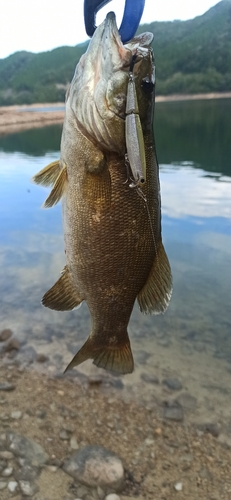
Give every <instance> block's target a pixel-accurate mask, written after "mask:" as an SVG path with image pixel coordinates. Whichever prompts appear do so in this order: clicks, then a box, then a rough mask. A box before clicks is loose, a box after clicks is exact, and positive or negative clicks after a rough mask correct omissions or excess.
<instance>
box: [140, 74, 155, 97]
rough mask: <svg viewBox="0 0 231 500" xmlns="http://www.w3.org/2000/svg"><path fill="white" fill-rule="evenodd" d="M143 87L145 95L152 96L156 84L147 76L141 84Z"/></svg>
mask: <svg viewBox="0 0 231 500" xmlns="http://www.w3.org/2000/svg"><path fill="white" fill-rule="evenodd" d="M141 87H142V90H143V91H144V92H145V94H151V93H152V92H153V90H154V83H153V82H152V81H151V80H150V78H149V77H148V76H146V77H145V78H143V80H142V82H141Z"/></svg>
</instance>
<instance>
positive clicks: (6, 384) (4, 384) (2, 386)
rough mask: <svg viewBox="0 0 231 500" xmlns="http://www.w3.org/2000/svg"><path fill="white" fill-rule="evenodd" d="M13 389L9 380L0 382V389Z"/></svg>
mask: <svg viewBox="0 0 231 500" xmlns="http://www.w3.org/2000/svg"><path fill="white" fill-rule="evenodd" d="M14 389H15V385H14V384H10V383H9V382H2V383H1V384H0V391H13V390H14Z"/></svg>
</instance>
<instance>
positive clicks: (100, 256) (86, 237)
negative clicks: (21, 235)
mask: <svg viewBox="0 0 231 500" xmlns="http://www.w3.org/2000/svg"><path fill="white" fill-rule="evenodd" d="M152 39H153V35H152V34H151V33H143V34H141V35H138V36H136V37H134V38H133V39H132V40H131V41H130V42H128V43H127V44H126V45H123V44H122V42H121V39H120V35H119V32H118V29H117V26H116V21H115V15H114V13H112V12H110V13H109V14H108V15H107V17H106V19H105V21H104V22H103V23H102V24H101V25H100V26H99V27H98V28H97V29H96V31H95V33H94V35H93V38H92V39H91V41H90V44H89V47H88V50H87V52H86V53H85V54H84V55H83V56H82V57H81V59H80V61H79V63H78V65H77V67H76V71H75V74H74V77H73V80H72V83H71V85H70V88H69V90H68V92H67V96H66V113H65V121H64V126H63V132H62V139H61V154H60V160H59V161H56V162H53V163H51V164H50V165H48V166H47V167H45V168H44V169H43V170H41V171H40V172H39V173H38V174H37V175H35V177H34V179H33V180H34V181H35V182H36V183H37V184H42V185H45V186H52V190H51V193H50V194H49V196H48V198H47V199H46V201H45V203H44V206H45V207H51V206H53V205H54V204H55V203H57V202H58V201H59V200H60V199H62V207H63V227H64V241H65V253H66V265H65V267H64V269H63V271H62V273H61V277H60V278H59V279H58V281H57V282H56V283H55V285H54V286H53V287H52V288H51V289H50V290H49V291H48V292H47V293H45V295H44V297H43V299H42V303H43V305H44V306H46V307H49V308H51V309H55V310H57V311H67V310H71V309H74V308H75V307H77V306H79V305H80V304H81V302H82V301H84V300H85V301H86V302H87V305H88V307H89V310H90V313H91V319H92V328H91V333H90V336H89V337H88V339H87V341H86V342H85V344H84V345H83V347H82V348H81V349H80V350H79V352H78V353H77V354H76V355H75V356H74V358H73V360H72V361H71V362H70V364H69V365H68V367H67V369H69V368H73V367H74V366H77V365H79V364H80V363H82V362H83V361H85V360H87V359H89V358H90V359H93V363H94V364H95V365H97V366H99V367H102V368H105V369H107V370H111V371H113V372H117V373H131V372H132V371H133V369H134V361H133V356H132V352H131V347H130V341H129V337H128V333H127V326H128V322H129V319H130V316H131V312H132V309H133V306H134V302H135V300H136V299H137V300H138V304H139V306H140V309H141V311H142V312H143V313H154V314H158V313H160V312H164V311H165V309H166V308H167V306H168V303H169V300H170V297H171V290H172V277H171V269H170V265H169V261H168V258H167V256H166V253H165V250H164V247H163V244H162V240H161V206H160V186H159V167H158V163H157V158H156V152H155V143H154V136H153V112H154V101H155V95H154V90H155V74H154V71H155V68H154V61H153V55H152V49H151V42H152ZM129 85H130V87H129V88H130V91H131V92H132V91H133V87H134V92H135V94H136V96H135V97H136V99H134V101H135V100H136V103H137V106H138V108H139V117H138V118H137V119H136V117H135V119H134V117H133V116H132V114H133V113H134V114H137V109H135V108H136V107H137V106H136V105H134V109H133V108H132V107H131V106H130V105H128V104H127V105H126V101H127V93H128V86H129ZM131 85H132V86H133V87H131ZM128 108H129V111H128ZM130 115H131V116H130ZM137 120H138V121H139V124H140V125H139V126H140V129H142V130H141V134H142V141H143V148H144V152H143V155H144V157H145V158H144V160H145V165H146V166H145V176H144V177H143V178H142V182H143V184H142V186H141V185H139V175H140V169H141V167H142V165H141V167H139V169H138V170H137V176H136V172H135V173H134V170H136V154H135V155H134V158H132V160H131V159H130V157H131V156H133V150H135V148H136V144H135V142H134V140H135V137H134V133H133V132H134V130H133V124H134V123H135V124H136V123H137ZM125 122H126V134H125ZM130 124H132V126H131V127H130ZM125 136H126V137H125ZM139 137H140V136H139ZM130 141H131V143H130ZM138 142H139V143H140V141H138ZM133 143H134V145H133ZM126 144H127V146H126ZM128 151H129V157H128V158H127V153H128ZM129 161H130V164H129ZM132 162H133V163H132ZM130 166H131V168H130Z"/></svg>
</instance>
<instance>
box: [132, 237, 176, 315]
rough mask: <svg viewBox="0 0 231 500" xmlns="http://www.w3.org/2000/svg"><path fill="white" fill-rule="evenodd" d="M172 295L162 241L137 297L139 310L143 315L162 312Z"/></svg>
mask: <svg viewBox="0 0 231 500" xmlns="http://www.w3.org/2000/svg"><path fill="white" fill-rule="evenodd" d="M171 295H172V273H171V268H170V264H169V261H168V257H167V255H166V252H165V249H164V246H163V243H162V241H160V242H159V243H158V246H157V254H156V256H155V259H154V262H153V265H152V268H151V271H150V273H149V276H148V279H147V281H146V283H145V285H144V286H143V288H142V289H141V291H140V292H139V294H138V296H137V300H138V304H139V307H140V310H141V312H142V313H144V314H148V313H152V314H159V313H162V312H164V311H165V310H166V309H167V307H168V304H169V301H170V298H171Z"/></svg>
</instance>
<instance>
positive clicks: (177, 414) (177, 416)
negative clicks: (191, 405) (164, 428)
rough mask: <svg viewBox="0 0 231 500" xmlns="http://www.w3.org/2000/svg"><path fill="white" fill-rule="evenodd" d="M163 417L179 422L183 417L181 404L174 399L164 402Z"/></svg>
mask: <svg viewBox="0 0 231 500" xmlns="http://www.w3.org/2000/svg"><path fill="white" fill-rule="evenodd" d="M164 418H166V419H168V420H176V421H177V422H181V421H182V420H183V419H184V412H183V408H182V406H181V405H180V404H179V403H177V402H176V401H168V402H165V407H164Z"/></svg>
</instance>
